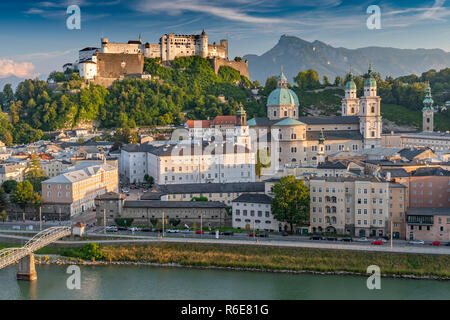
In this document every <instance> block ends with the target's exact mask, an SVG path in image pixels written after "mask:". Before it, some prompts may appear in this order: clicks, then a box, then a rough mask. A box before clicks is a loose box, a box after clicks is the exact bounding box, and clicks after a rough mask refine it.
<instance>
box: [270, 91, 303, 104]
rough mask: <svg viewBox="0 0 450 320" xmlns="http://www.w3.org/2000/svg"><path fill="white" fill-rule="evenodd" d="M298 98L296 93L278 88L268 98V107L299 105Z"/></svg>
mask: <svg viewBox="0 0 450 320" xmlns="http://www.w3.org/2000/svg"><path fill="white" fill-rule="evenodd" d="M298 104H299V103H298V97H297V95H296V94H295V92H294V91H292V90H291V89H288V88H277V89H275V90H273V91H272V92H271V93H270V94H269V98H267V105H268V106H286V105H298Z"/></svg>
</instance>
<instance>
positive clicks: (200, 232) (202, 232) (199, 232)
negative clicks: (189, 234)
mask: <svg viewBox="0 0 450 320" xmlns="http://www.w3.org/2000/svg"><path fill="white" fill-rule="evenodd" d="M195 234H205V231H203V230H201V231H200V230H198V231H195Z"/></svg>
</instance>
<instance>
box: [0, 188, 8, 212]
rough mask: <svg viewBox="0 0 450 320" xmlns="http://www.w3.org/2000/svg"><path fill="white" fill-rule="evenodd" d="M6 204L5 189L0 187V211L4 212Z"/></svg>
mask: <svg viewBox="0 0 450 320" xmlns="http://www.w3.org/2000/svg"><path fill="white" fill-rule="evenodd" d="M7 202H8V200H7V198H6V192H5V189H3V187H0V210H4V209H5V208H6V205H7Z"/></svg>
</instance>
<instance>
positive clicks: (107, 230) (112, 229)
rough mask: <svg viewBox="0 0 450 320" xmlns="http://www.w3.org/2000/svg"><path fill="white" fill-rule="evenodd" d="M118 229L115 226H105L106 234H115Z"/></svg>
mask: <svg viewBox="0 0 450 320" xmlns="http://www.w3.org/2000/svg"><path fill="white" fill-rule="evenodd" d="M117 231H118V228H117V227H116V226H107V227H106V232H117Z"/></svg>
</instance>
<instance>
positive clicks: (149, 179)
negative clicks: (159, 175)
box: [144, 173, 155, 188]
mask: <svg viewBox="0 0 450 320" xmlns="http://www.w3.org/2000/svg"><path fill="white" fill-rule="evenodd" d="M144 180H145V182H147V186H148V187H149V188H151V187H153V184H154V183H155V179H154V178H153V177H152V176H150V175H149V174H148V173H146V174H145V176H144Z"/></svg>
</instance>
